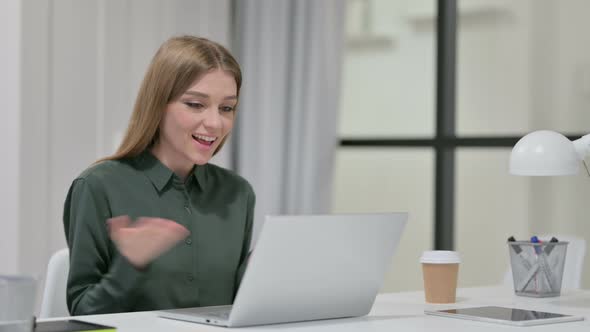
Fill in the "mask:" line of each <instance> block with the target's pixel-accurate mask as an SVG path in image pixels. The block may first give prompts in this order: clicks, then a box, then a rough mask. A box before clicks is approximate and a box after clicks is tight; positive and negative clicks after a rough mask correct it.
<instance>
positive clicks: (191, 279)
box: [186, 274, 195, 282]
mask: <svg viewBox="0 0 590 332" xmlns="http://www.w3.org/2000/svg"><path fill="white" fill-rule="evenodd" d="M186 280H188V281H189V282H193V281H194V280H195V277H194V276H193V275H192V274H189V275H188V276H187V277H186Z"/></svg>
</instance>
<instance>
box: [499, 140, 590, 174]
mask: <svg viewBox="0 0 590 332" xmlns="http://www.w3.org/2000/svg"><path fill="white" fill-rule="evenodd" d="M579 168H580V157H579V156H578V153H577V152H576V148H575V146H574V143H573V142H572V141H570V140H569V139H567V137H565V136H563V135H561V134H559V133H556V132H554V131H550V130H539V131H535V132H532V133H530V134H528V135H526V136H524V137H523V138H521V139H520V140H519V141H518V142H517V143H516V145H515V146H514V148H512V153H511V154H510V174H514V175H528V176H551V175H573V174H576V173H578V170H579Z"/></svg>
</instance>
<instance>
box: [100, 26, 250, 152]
mask: <svg viewBox="0 0 590 332" xmlns="http://www.w3.org/2000/svg"><path fill="white" fill-rule="evenodd" d="M215 69H221V70H223V71H226V72H228V73H230V74H232V75H233V76H234V78H235V80H236V86H237V91H236V93H237V95H238V96H239V93H240V86H241V84H242V73H241V70H240V65H239V64H238V62H237V61H236V60H235V59H234V57H233V56H232V55H231V53H230V52H229V51H228V50H227V49H226V48H225V47H223V46H221V45H220V44H218V43H216V42H213V41H211V40H208V39H205V38H200V37H194V36H179V37H173V38H170V39H168V40H167V41H166V42H164V44H162V46H160V48H159V49H158V51H157V52H156V54H155V55H154V58H153V59H152V61H151V63H150V65H149V67H148V69H147V72H146V74H145V76H144V78H143V82H142V83H141V86H140V88H139V92H138V93H137V99H136V100H135V106H134V107H133V113H132V114H131V119H130V120H129V125H128V126H127V131H126V132H125V136H124V138H123V141H122V142H121V145H119V148H118V149H117V152H115V154H113V155H111V156H108V157H105V158H103V159H101V160H99V161H102V160H117V159H123V158H128V157H135V156H137V155H139V154H140V153H141V152H143V151H144V150H145V149H147V148H149V147H151V146H152V145H153V144H154V143H155V141H156V140H157V139H158V136H159V127H160V123H161V121H162V118H163V116H164V111H165V109H166V105H168V104H169V103H170V102H173V101H175V100H176V99H178V98H180V96H181V95H182V94H183V93H185V92H186V90H188V89H189V88H190V87H191V85H192V84H193V83H194V82H195V81H196V80H197V79H198V78H199V77H201V76H203V75H204V74H206V73H207V72H209V71H211V70H215ZM226 138H227V136H226V137H225V138H224V139H223V141H221V143H220V144H219V146H218V147H217V149H216V150H215V151H214V152H213V155H215V154H216V153H217V152H219V150H220V149H221V147H222V146H223V144H224V143H225V140H226Z"/></svg>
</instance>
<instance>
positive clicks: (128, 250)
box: [107, 216, 190, 269]
mask: <svg viewBox="0 0 590 332" xmlns="http://www.w3.org/2000/svg"><path fill="white" fill-rule="evenodd" d="M107 225H108V227H109V235H110V237H111V240H113V242H114V243H115V245H116V246H117V249H118V250H119V252H120V253H121V254H122V255H123V256H125V258H127V260H128V261H129V262H130V263H131V264H132V265H133V266H134V267H136V268H138V269H142V268H144V267H146V266H147V265H148V264H149V263H150V262H151V261H153V260H154V259H156V258H157V257H158V256H160V255H161V254H163V253H164V252H166V251H168V250H169V249H170V248H172V247H173V246H174V245H175V244H176V243H178V242H179V241H181V240H182V239H184V238H186V237H187V236H189V234H190V232H189V231H188V229H186V228H185V227H184V226H182V225H180V224H178V223H176V222H174V221H172V220H169V219H163V218H148V217H141V218H139V219H138V220H137V221H136V222H135V223H131V219H130V218H129V216H119V217H115V218H111V219H108V220H107Z"/></svg>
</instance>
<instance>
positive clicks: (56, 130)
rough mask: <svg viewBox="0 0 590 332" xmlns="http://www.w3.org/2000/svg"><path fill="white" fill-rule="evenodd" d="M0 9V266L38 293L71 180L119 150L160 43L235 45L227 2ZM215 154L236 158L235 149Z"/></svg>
mask: <svg viewBox="0 0 590 332" xmlns="http://www.w3.org/2000/svg"><path fill="white" fill-rule="evenodd" d="M21 3H22V13H20V8H19V7H20V6H19V4H21ZM0 15H2V19H0V41H1V42H2V44H3V47H2V50H3V52H2V58H1V59H0V60H2V61H0V71H1V72H2V73H3V74H2V76H0V88H1V89H0V91H1V92H0V93H1V94H2V95H1V98H0V109H2V110H3V121H1V122H0V126H1V127H0V135H2V136H1V137H0V138H1V139H2V141H3V142H10V144H6V145H5V146H6V150H3V156H4V157H5V159H6V160H7V162H5V163H3V164H2V168H1V171H0V174H2V177H3V178H2V183H3V185H2V186H1V189H0V190H2V191H1V192H0V194H1V196H0V199H1V201H2V204H3V206H2V208H3V216H4V217H3V218H2V229H3V231H2V232H1V233H0V269H1V270H0V273H3V272H11V273H23V274H30V275H33V276H36V277H38V278H39V281H40V285H39V286H40V288H39V289H40V290H41V289H42V288H41V287H42V285H43V283H42V282H43V278H44V273H45V268H46V264H47V261H48V258H49V256H50V255H51V253H53V252H55V251H56V250H58V249H60V248H63V247H65V246H66V243H65V237H64V231H63V225H62V209H63V202H64V199H65V196H66V193H67V190H68V187H69V185H70V184H71V181H72V180H73V179H74V178H75V176H77V175H78V174H79V173H80V172H81V171H82V170H84V169H85V168H86V167H87V166H89V165H90V164H91V163H92V162H93V161H95V160H96V159H98V158H100V157H102V156H105V155H108V154H110V153H112V152H114V150H115V147H116V146H117V144H118V143H119V141H120V139H121V136H122V133H123V132H124V130H125V128H126V126H127V121H128V118H129V116H130V114H131V110H132V107H133V103H134V100H135V94H136V92H137V90H138V87H139V83H140V81H141V79H142V78H143V74H144V72H145V70H146V68H147V65H148V63H149V61H150V60H151V57H152V56H153V54H154V52H155V51H156V49H157V47H158V46H159V45H160V44H161V43H162V42H163V41H164V40H166V39H167V38H169V37H171V36H173V35H179V34H194V35H200V36H204V37H208V38H211V39H213V40H216V41H218V42H220V43H222V44H224V45H226V46H229V42H230V27H231V25H230V16H231V13H230V3H229V0H223V1H208V0H200V1H190V0H174V1H163V0H161V1H160V0H121V1H100V0H85V1H79V0H53V1H38V0H24V1H22V2H21V1H19V0H14V1H13V0H10V1H1V2H0ZM21 27H22V37H21V33H20V28H21ZM21 45H22V53H21V48H20V46H21ZM4 50H6V52H4ZM4 73H6V74H4ZM19 81H21V82H22V85H20V86H22V90H21V91H19V90H18V87H19V84H18V82H19ZM21 119H22V121H21ZM19 142H20V144H19ZM216 160H217V161H216V162H217V163H219V164H222V165H225V166H227V165H229V149H224V153H223V154H221V156H218V157H216ZM19 167H20V174H19ZM19 191H20V195H19ZM4 204H6V206H4ZM39 293H40V292H39Z"/></svg>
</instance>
